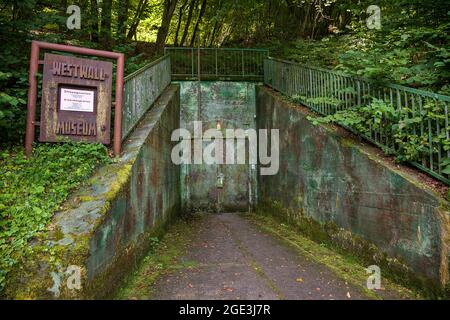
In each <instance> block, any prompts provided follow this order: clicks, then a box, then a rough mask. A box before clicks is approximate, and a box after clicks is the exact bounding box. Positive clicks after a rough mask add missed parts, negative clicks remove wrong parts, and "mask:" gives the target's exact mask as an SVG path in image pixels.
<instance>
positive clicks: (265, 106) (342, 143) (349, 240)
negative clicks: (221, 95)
mask: <svg viewBox="0 0 450 320" xmlns="http://www.w3.org/2000/svg"><path fill="white" fill-rule="evenodd" d="M256 101H257V126H258V128H259V129H279V130H280V171H279V173H278V174H277V175H274V176H259V181H258V185H259V201H260V205H259V209H260V210H261V211H269V212H271V213H276V214H278V215H280V216H282V217H283V218H285V219H288V220H289V221H291V222H293V223H296V224H298V226H299V227H300V229H301V230H303V231H304V232H305V233H307V234H309V235H310V236H311V237H313V238H316V240H318V241H327V240H329V241H331V242H334V243H335V244H337V245H340V246H341V247H344V248H346V249H351V250H356V251H359V254H361V255H362V256H365V257H367V258H368V260H369V261H372V262H373V263H378V264H380V266H382V272H383V271H386V268H387V269H396V270H397V271H399V272H400V273H403V272H404V273H405V274H408V273H410V272H411V273H413V275H414V276H417V277H418V278H420V279H422V280H424V281H428V280H430V281H431V282H432V283H433V284H439V285H445V284H446V283H448V277H449V270H448V258H449V251H448V249H449V240H448V239H449V238H448V233H449V211H448V203H447V202H446V201H445V200H444V199H442V198H441V197H440V196H439V195H438V194H436V193H434V192H433V191H432V190H430V189H428V188H427V187H426V186H424V185H422V184H421V183H420V181H418V179H417V178H416V177H413V176H411V175H410V174H408V173H406V172H403V171H400V170H398V169H397V168H395V166H394V165H393V164H392V163H389V162H388V161H385V160H382V159H381V158H380V157H378V156H376V155H374V154H373V152H370V151H369V150H371V148H365V147H364V145H363V144H361V143H359V142H358V141H355V140H351V139H349V138H346V136H345V135H344V133H343V132H342V131H341V130H336V129H335V128H334V129H333V128H331V127H329V126H321V125H318V126H314V125H313V124H312V123H311V122H310V121H309V120H308V119H307V111H306V110H305V109H304V108H299V107H298V106H295V105H294V104H292V103H290V102H287V101H286V100H285V99H283V98H282V97H281V96H280V95H279V94H278V93H275V92H273V91H272V90H271V89H269V88H267V87H262V86H261V87H258V88H257V98H256ZM347 136H348V135H347ZM324 231H325V232H324ZM384 267H385V269H383V268H384Z"/></svg>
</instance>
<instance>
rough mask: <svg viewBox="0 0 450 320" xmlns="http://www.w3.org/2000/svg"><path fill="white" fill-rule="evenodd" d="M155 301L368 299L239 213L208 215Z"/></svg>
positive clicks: (157, 286) (160, 282) (158, 285)
mask: <svg viewBox="0 0 450 320" xmlns="http://www.w3.org/2000/svg"><path fill="white" fill-rule="evenodd" d="M197 231H198V233H197V234H196V235H195V237H194V239H193V241H192V243H191V244H190V246H189V247H188V249H187V252H186V254H185V255H183V256H182V257H181V258H180V265H186V266H188V267H186V268H180V269H178V270H175V271H173V272H170V273H169V274H167V275H165V276H163V277H161V278H160V279H158V280H157V281H156V283H155V285H154V288H153V292H154V296H153V297H152V299H194V300H196V299H200V300H202V299H242V300H245V299H299V300H309V299H364V298H366V297H365V296H364V295H363V294H362V293H361V290H360V289H359V288H356V287H352V286H350V285H349V284H347V283H345V282H344V281H342V280H341V279H339V278H338V277H337V276H336V275H334V274H333V272H332V271H330V270H328V269H327V268H326V267H325V266H323V265H320V264H317V263H315V262H312V261H309V260H308V259H306V258H305V257H302V256H300V255H298V254H297V253H296V252H295V251H294V250H292V249H291V248H289V247H287V246H284V245H283V244H281V243H279V242H278V241H276V240H275V239H274V238H273V237H272V236H271V235H269V234H267V233H264V232H262V231H260V230H258V229H257V228H256V227H255V226H254V225H253V224H251V223H250V222H249V221H248V220H246V219H244V218H242V217H241V216H240V215H238V214H226V213H224V214H217V215H209V216H207V217H205V218H204V219H203V220H202V221H201V222H200V225H199V228H198V230H197Z"/></svg>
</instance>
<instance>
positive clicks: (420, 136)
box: [264, 57, 450, 184]
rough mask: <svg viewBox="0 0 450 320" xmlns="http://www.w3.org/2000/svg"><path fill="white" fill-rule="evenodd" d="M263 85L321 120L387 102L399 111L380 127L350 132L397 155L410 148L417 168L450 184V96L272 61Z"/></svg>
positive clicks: (383, 116) (384, 116) (384, 117)
mask: <svg viewBox="0 0 450 320" xmlns="http://www.w3.org/2000/svg"><path fill="white" fill-rule="evenodd" d="M264 82H265V84H267V85H268V86H270V87H272V88H273V89H275V90H277V91H279V92H281V93H283V94H285V95H287V96H289V97H291V98H294V99H296V100H298V101H299V102H301V103H302V104H304V105H306V106H307V107H309V108H310V109H312V110H314V111H316V112H317V113H319V114H321V115H332V114H335V113H336V112H338V111H340V110H345V109H349V108H356V109H357V108H360V107H364V106H370V105H371V104H372V103H374V101H376V100H374V99H378V100H377V101H382V102H383V103H384V104H385V105H386V106H389V107H390V109H389V110H391V111H392V110H394V112H391V113H390V114H385V113H383V114H381V115H380V118H381V119H380V123H378V125H372V124H370V123H369V124H367V125H366V127H365V128H364V130H361V124H360V127H359V128H358V130H355V128H350V127H346V128H347V129H350V130H351V131H353V132H354V133H357V134H359V135H361V136H363V137H364V138H365V139H367V140H369V141H371V142H372V143H374V144H376V145H378V146H379V147H381V148H383V149H384V150H386V151H389V152H391V153H393V154H397V155H398V154H399V150H400V149H402V148H403V149H405V148H411V149H412V150H414V152H416V154H415V155H414V158H413V159H410V161H409V162H410V163H411V164H412V165H414V166H415V167H417V168H419V169H421V170H423V171H425V172H427V173H428V174H430V175H431V176H433V177H435V178H437V179H439V180H441V181H443V182H445V183H447V184H450V179H449V175H448V174H445V173H444V172H443V171H444V168H445V167H446V166H447V163H446V161H447V162H448V159H449V158H450V151H449V149H450V133H449V131H450V127H449V114H448V105H449V102H450V97H449V96H444V95H439V94H435V93H432V92H427V91H422V90H416V89H413V88H408V87H404V86H400V85H395V84H390V83H380V82H376V81H372V80H369V79H363V78H357V77H351V76H346V75H343V74H341V73H338V72H334V71H330V70H326V69H321V68H316V67H310V66H306V65H301V64H297V63H293V62H290V61H285V60H279V59H274V58H271V57H269V58H267V59H265V62H264ZM362 126H364V124H362ZM394 127H395V128H396V129H397V131H396V133H394V132H393V130H392V128H394ZM399 133H400V135H399Z"/></svg>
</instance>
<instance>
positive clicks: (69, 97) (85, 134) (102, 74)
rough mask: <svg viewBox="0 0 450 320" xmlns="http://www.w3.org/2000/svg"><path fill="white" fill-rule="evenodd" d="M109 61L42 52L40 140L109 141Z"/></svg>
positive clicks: (110, 72)
mask: <svg viewBox="0 0 450 320" xmlns="http://www.w3.org/2000/svg"><path fill="white" fill-rule="evenodd" d="M111 85H112V63H111V62H106V61H98V60H91V59H81V58H75V57H69V56H63V55H56V54H48V53H47V54H45V57H44V75H43V82H42V104H41V130H40V137H39V140H40V141H42V142H58V141H64V140H67V139H68V140H72V141H86V142H99V143H103V144H109V143H110V139H111V138H110V127H111V94H112V91H111Z"/></svg>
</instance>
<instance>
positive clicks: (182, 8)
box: [174, 0, 188, 47]
mask: <svg viewBox="0 0 450 320" xmlns="http://www.w3.org/2000/svg"><path fill="white" fill-rule="evenodd" d="M187 4H188V0H185V1H184V3H183V5H182V6H181V7H180V13H179V15H178V24H177V31H176V32H175V41H174V45H175V47H178V36H179V34H180V28H181V22H182V20H183V13H184V9H186V6H187Z"/></svg>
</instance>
